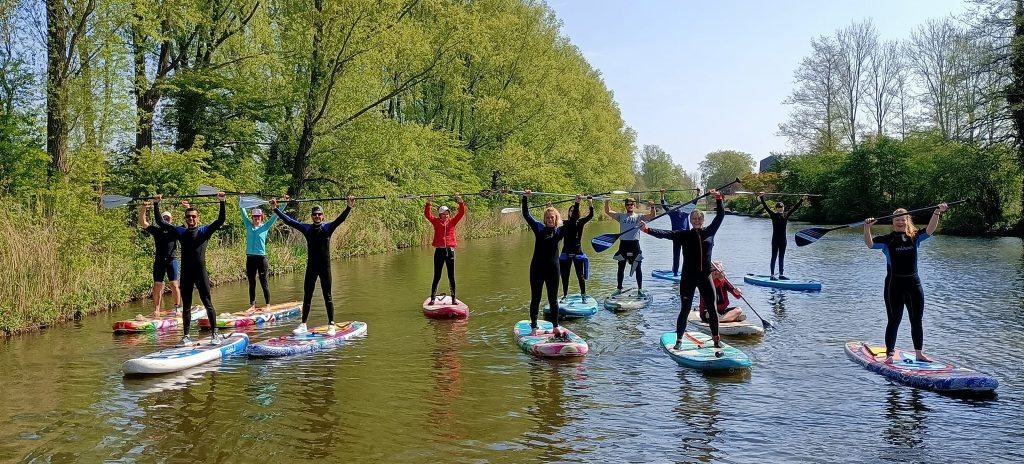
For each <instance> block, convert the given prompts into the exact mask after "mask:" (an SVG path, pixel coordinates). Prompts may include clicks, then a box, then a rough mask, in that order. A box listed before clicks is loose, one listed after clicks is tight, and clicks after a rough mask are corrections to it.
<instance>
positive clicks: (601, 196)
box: [501, 190, 629, 214]
mask: <svg viewBox="0 0 1024 464" xmlns="http://www.w3.org/2000/svg"><path fill="white" fill-rule="evenodd" d="M626 193H629V192H627V191H625V190H612V191H610V192H604V193H598V194H596V195H587V196H588V197H590V199H592V200H598V201H603V200H607V199H609V198H608V197H607V196H605V195H623V194H626ZM585 199H586V197H584V198H581V199H580V202H582V201H583V200H585ZM575 200H576V197H575V195H574V196H573V198H566V199H565V200H558V201H556V202H553V203H544V204H540V205H533V206H531V207H530V209H533V208H540V207H542V206H547V205H558V204H562V203H568V202H570V201H575ZM519 211H522V208H520V207H517V206H510V207H508V208H502V209H501V214H510V213H515V212H519Z"/></svg>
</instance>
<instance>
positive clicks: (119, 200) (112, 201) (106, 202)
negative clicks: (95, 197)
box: [100, 195, 133, 209]
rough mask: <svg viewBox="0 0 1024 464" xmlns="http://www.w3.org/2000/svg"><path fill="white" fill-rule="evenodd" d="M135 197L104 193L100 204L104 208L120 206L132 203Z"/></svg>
mask: <svg viewBox="0 0 1024 464" xmlns="http://www.w3.org/2000/svg"><path fill="white" fill-rule="evenodd" d="M132 199H133V198H131V197H126V196H121V195H103V196H102V197H100V205H102V206H103V207H104V208H108V209H109V208H120V207H122V206H124V205H127V204H128V203H131V201H132Z"/></svg>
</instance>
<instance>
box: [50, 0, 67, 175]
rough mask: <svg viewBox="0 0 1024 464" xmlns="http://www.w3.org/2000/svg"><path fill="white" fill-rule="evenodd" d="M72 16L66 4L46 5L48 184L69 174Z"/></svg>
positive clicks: (54, 2)
mask: <svg viewBox="0 0 1024 464" xmlns="http://www.w3.org/2000/svg"><path fill="white" fill-rule="evenodd" d="M67 46H68V14H67V10H65V8H64V2H63V1H57V0H47V2H46V153H47V154H48V155H50V165H49V167H48V169H47V180H48V181H49V182H51V183H52V182H53V181H54V180H56V179H57V178H58V176H60V178H61V179H63V178H65V177H66V176H67V173H68V132H69V130H70V129H69V121H68V89H67V76H68V69H67V67H68V64H67V63H68V61H67V55H66V53H67Z"/></svg>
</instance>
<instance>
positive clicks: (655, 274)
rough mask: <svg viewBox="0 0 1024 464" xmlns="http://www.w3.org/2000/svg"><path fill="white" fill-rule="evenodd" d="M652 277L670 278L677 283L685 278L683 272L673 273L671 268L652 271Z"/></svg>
mask: <svg viewBox="0 0 1024 464" xmlns="http://www.w3.org/2000/svg"><path fill="white" fill-rule="evenodd" d="M651 277H654V278H655V279H661V280H669V281H672V282H675V283H679V280H680V279H682V278H683V275H682V274H673V273H672V270H671V269H668V270H665V269H662V270H657V271H651Z"/></svg>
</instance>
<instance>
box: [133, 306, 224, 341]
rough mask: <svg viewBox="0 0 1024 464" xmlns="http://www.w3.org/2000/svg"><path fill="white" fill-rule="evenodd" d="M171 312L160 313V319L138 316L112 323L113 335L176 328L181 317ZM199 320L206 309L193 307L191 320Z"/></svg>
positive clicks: (150, 316)
mask: <svg viewBox="0 0 1024 464" xmlns="http://www.w3.org/2000/svg"><path fill="white" fill-rule="evenodd" d="M171 312H172V311H161V312H160V317H153V316H152V315H142V314H139V315H138V316H136V317H135V319H130V320H127V321H117V322H115V323H114V333H116V334H126V333H139V332H158V331H161V330H167V329H170V328H172V327H177V326H179V325H181V322H182V320H181V315H180V314H179V315H172V314H171ZM199 318H203V319H205V318H206V308H203V307H202V306H193V307H192V320H193V321H195V320H197V319H199ZM200 320H202V319H200Z"/></svg>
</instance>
